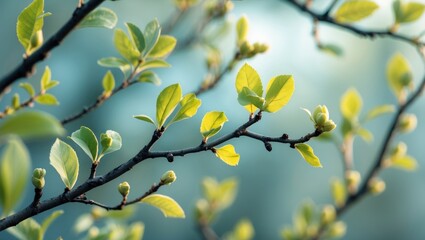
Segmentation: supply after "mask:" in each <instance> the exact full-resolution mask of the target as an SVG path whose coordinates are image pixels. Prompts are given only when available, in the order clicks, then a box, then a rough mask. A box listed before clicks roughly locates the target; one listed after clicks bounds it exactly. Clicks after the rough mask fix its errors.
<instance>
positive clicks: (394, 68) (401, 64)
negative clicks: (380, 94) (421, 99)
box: [387, 53, 413, 100]
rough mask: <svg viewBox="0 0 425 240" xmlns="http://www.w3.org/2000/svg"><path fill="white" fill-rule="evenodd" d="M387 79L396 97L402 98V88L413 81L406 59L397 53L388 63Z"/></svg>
mask: <svg viewBox="0 0 425 240" xmlns="http://www.w3.org/2000/svg"><path fill="white" fill-rule="evenodd" d="M387 79H388V84H389V86H390V88H391V89H392V90H393V92H394V94H395V96H396V97H397V99H399V100H401V99H402V98H404V94H405V93H404V88H405V87H406V86H409V85H411V84H412V83H413V75H412V72H411V69H410V66H409V63H408V62H407V60H406V59H405V58H404V57H403V55H401V54H400V53H397V54H396V55H394V57H392V58H391V60H390V61H389V63H388V66H387Z"/></svg>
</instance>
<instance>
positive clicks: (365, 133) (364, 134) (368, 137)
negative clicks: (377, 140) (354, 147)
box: [356, 128, 373, 142]
mask: <svg viewBox="0 0 425 240" xmlns="http://www.w3.org/2000/svg"><path fill="white" fill-rule="evenodd" d="M356 133H357V135H359V136H360V137H361V138H362V139H363V140H364V141H365V142H371V141H372V140H373V134H372V133H371V132H370V131H369V130H367V129H365V128H359V129H357V132H356Z"/></svg>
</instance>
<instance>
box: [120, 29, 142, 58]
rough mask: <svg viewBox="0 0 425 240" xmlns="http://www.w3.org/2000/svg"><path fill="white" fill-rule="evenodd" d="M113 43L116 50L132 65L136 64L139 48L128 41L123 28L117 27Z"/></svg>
mask: <svg viewBox="0 0 425 240" xmlns="http://www.w3.org/2000/svg"><path fill="white" fill-rule="evenodd" d="M114 44H115V48H116V49H117V51H118V52H119V53H120V54H121V56H123V57H124V58H125V59H127V60H128V61H129V62H130V63H132V64H133V65H135V64H137V62H138V59H139V57H140V52H139V50H138V49H137V48H136V47H135V46H134V44H133V42H131V41H130V39H129V38H128V36H127V35H126V34H125V33H124V31H123V30H121V29H117V30H115V34H114Z"/></svg>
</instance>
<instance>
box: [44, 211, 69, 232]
mask: <svg viewBox="0 0 425 240" xmlns="http://www.w3.org/2000/svg"><path fill="white" fill-rule="evenodd" d="M62 214H63V210H57V211H54V212H53V213H52V214H50V215H49V216H48V217H47V218H46V219H44V221H43V223H42V224H41V228H40V232H41V235H42V236H44V234H45V233H46V231H47V229H48V228H49V226H50V224H52V222H53V221H54V220H55V219H56V218H58V217H59V216H60V215H62Z"/></svg>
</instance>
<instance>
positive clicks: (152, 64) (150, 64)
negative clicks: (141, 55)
mask: <svg viewBox="0 0 425 240" xmlns="http://www.w3.org/2000/svg"><path fill="white" fill-rule="evenodd" d="M170 66H171V65H170V64H169V63H167V62H166V61H164V60H161V59H155V60H148V61H145V62H143V63H142V65H140V67H139V68H138V70H139V71H144V70H146V69H150V68H167V67H170Z"/></svg>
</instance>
